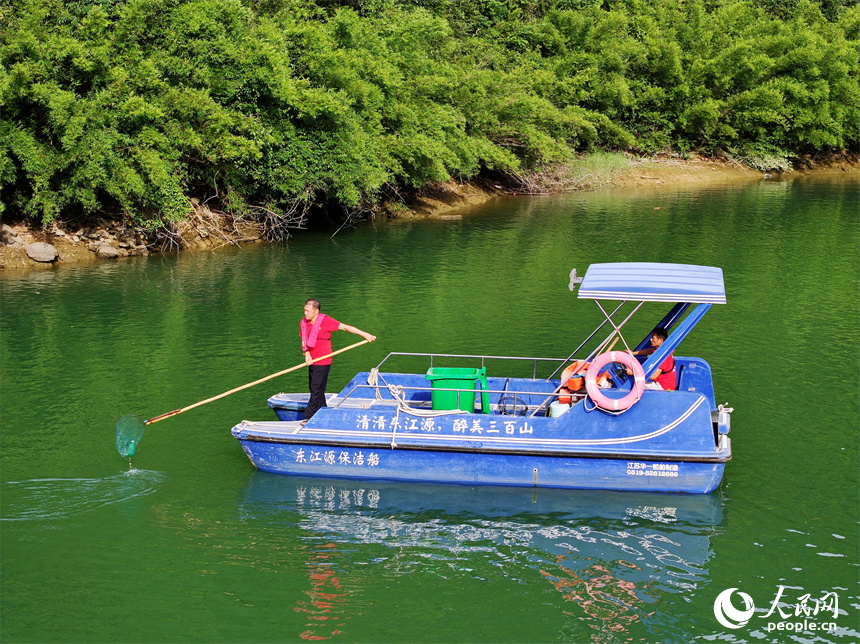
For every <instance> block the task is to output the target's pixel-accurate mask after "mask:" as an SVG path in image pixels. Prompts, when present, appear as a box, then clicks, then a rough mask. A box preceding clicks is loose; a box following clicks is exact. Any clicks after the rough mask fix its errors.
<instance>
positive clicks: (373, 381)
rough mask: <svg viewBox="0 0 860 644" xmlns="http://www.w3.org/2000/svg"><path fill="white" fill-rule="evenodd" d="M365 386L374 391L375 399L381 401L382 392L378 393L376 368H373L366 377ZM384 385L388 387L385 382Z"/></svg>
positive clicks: (377, 372)
mask: <svg viewBox="0 0 860 644" xmlns="http://www.w3.org/2000/svg"><path fill="white" fill-rule="evenodd" d="M383 382H385V381H384V380H383ZM367 384H368V385H370V386H371V387H373V388H374V389H376V399H377V400H382V392H381V391H379V369H377V368H376V367H373V368H372V369H371V370H370V373H369V374H368V375H367ZM385 384H386V386H387V385H388V383H387V382H386V383H385Z"/></svg>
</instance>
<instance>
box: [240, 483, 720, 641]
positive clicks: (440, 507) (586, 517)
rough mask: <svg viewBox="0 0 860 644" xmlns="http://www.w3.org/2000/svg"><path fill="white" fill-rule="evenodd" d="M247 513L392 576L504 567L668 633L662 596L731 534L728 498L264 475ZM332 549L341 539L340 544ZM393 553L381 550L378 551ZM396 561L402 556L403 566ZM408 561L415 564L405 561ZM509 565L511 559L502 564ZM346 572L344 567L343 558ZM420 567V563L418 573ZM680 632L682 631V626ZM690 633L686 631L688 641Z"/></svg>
mask: <svg viewBox="0 0 860 644" xmlns="http://www.w3.org/2000/svg"><path fill="white" fill-rule="evenodd" d="M241 513H242V516H243V518H244V519H245V520H248V521H264V522H267V523H271V522H275V523H280V522H284V523H290V524H294V523H295V522H296V518H297V516H298V518H299V524H300V525H301V526H302V527H303V528H304V529H305V530H306V538H307V539H308V540H309V542H310V543H312V544H316V546H317V547H318V548H323V547H331V548H332V549H335V548H339V549H343V547H344V545H346V546H347V548H348V549H350V550H351V551H352V552H354V553H357V554H353V555H351V556H352V558H353V559H356V558H358V560H357V561H356V563H363V562H361V561H360V559H361V557H362V556H365V555H362V554H361V552H362V549H364V548H365V547H367V548H370V551H369V552H368V551H365V552H366V556H367V557H368V559H369V560H371V559H372V560H373V561H375V562H380V561H383V560H384V561H386V563H385V564H380V565H381V566H382V567H383V568H384V569H385V572H382V573H380V574H388V575H393V576H396V575H400V574H408V572H406V573H404V572H402V571H403V570H404V569H407V568H408V569H409V570H412V571H414V566H415V565H416V564H415V561H416V558H417V557H420V561H421V562H422V563H421V564H420V565H424V566H429V565H433V563H436V564H437V565H443V564H446V563H447V564H450V565H452V566H455V567H456V568H458V569H462V568H463V566H464V565H465V566H466V567H467V568H469V569H473V568H481V562H480V561H475V559H478V560H485V561H487V562H490V563H489V564H488V565H490V566H498V565H501V566H502V567H503V568H504V571H503V574H504V576H505V578H506V579H512V578H513V579H517V578H519V579H522V578H528V579H530V580H533V579H534V576H535V575H540V576H541V577H542V578H544V579H546V580H547V581H548V582H549V583H551V584H552V585H553V586H555V587H556V588H557V589H558V590H559V592H561V593H562V595H563V597H565V598H566V599H568V600H569V601H571V602H574V603H575V604H576V605H577V606H578V607H579V611H580V612H581V615H580V617H581V618H582V619H583V620H586V621H587V623H588V624H589V626H590V627H592V628H595V629H600V630H604V629H606V628H609V629H610V630H619V629H621V630H627V626H628V625H630V624H632V623H633V622H642V623H643V624H644V627H645V628H647V629H648V630H653V629H658V630H660V632H661V635H662V636H663V637H667V638H668V640H672V639H673V638H672V637H671V636H670V634H671V633H672V632H673V631H677V629H678V628H681V627H680V626H678V625H676V624H674V621H673V620H675V619H676V617H674V616H673V615H675V614H676V613H672V612H671V611H667V613H666V614H663V613H661V601H662V600H663V599H666V598H668V599H670V600H671V601H673V602H674V601H675V600H673V599H671V598H670V596H674V595H688V594H689V593H690V592H695V590H696V589H699V588H702V587H703V586H704V585H705V584H706V583H707V579H708V569H707V564H708V561H709V560H710V558H711V556H712V549H711V537H713V536H714V535H716V534H719V533H720V532H721V531H722V529H723V508H722V500H721V498H720V496H719V495H695V496H693V495H675V494H658V493H633V492H613V491H590V490H560V489H533V490H528V489H518V488H497V487H489V486H477V487H467V486H457V485H434V484H420V483H415V484H402V483H394V482H389V481H350V480H345V479H322V478H316V477H311V478H301V477H281V476H274V475H271V474H268V473H264V472H255V473H254V474H253V475H252V476H251V479H250V481H249V483H248V485H247V486H246V488H245V489H244V491H243V494H242V500H241ZM332 544H334V545H332ZM380 546H386V547H388V548H391V549H392V552H391V554H390V556H388V557H381V558H380V553H379V549H378V548H379V547H380ZM394 559H398V561H397V562H394V561H393V560H394ZM406 561H408V562H409V563H408V566H403V565H402V564H403V563H404V562H406ZM499 562H503V563H501V564H500V563H499ZM339 565H340V567H341V569H343V568H344V563H343V562H340V564H339ZM410 566H411V568H410ZM677 634H678V635H679V636H680V635H681V633H677ZM681 639H683V637H681Z"/></svg>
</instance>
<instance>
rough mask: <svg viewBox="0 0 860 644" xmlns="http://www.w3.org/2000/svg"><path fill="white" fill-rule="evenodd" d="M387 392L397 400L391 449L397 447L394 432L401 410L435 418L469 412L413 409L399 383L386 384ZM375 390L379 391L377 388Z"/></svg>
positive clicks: (412, 414)
mask: <svg viewBox="0 0 860 644" xmlns="http://www.w3.org/2000/svg"><path fill="white" fill-rule="evenodd" d="M387 386H388V392H389V393H390V394H391V396H392V398H394V400H396V401H397V413H396V414H395V415H394V423H393V424H392V426H391V449H395V448H396V447H397V443H396V442H395V440H394V438H395V434H396V433H397V428H398V427H399V426H400V412H401V411H402V412H403V413H404V414H409V415H410V416H418V417H419V418H437V417H439V416H449V415H451V414H468V413H469V412H467V411H463V410H462V409H451V410H447V409H415V408H414V407H410V406H409V403H407V402H406V397H405V393H404V391H405V390H404V389H403V387H402V386H400V385H387ZM377 391H379V390H378V389H377Z"/></svg>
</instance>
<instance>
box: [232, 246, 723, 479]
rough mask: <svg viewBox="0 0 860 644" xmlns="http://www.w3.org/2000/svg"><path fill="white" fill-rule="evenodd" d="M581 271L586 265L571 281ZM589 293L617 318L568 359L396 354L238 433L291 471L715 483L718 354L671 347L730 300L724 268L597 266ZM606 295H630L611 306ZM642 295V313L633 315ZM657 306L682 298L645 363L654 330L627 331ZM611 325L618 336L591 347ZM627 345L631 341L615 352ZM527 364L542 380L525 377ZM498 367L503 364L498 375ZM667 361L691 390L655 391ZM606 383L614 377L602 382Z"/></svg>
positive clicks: (256, 459)
mask: <svg viewBox="0 0 860 644" xmlns="http://www.w3.org/2000/svg"><path fill="white" fill-rule="evenodd" d="M577 279H578V278H574V277H573V274H572V276H571V289H573V288H574V286H575V284H574V283H575V282H576V280H577ZM579 297H580V298H587V299H592V300H594V301H595V302H596V303H597V305H598V306H599V307H600V309H601V311H602V312H603V314H604V316H605V320H604V321H603V323H602V324H601V325H600V326H598V328H597V329H595V331H594V332H593V333H592V334H591V335H590V336H589V337H588V338H586V340H585V341H584V342H583V343H582V344H581V345H580V347H578V348H577V349H576V350H574V352H573V353H572V354H571V355H570V356H569V357H568V358H504V357H500V356H456V355H450V354H449V355H429V354H401V353H394V354H389V356H388V357H387V358H386V359H385V360H383V361H382V363H380V364H379V365H377V367H376V368H375V369H373V370H371V371H370V372H361V373H359V374H358V375H357V376H356V377H355V378H353V380H352V381H351V382H350V383H348V384H347V385H346V387H344V389H343V390H342V391H341V392H340V393H338V394H337V395H336V396H332V397H331V398H330V399H329V401H328V407H324V408H323V409H321V410H320V411H319V412H317V414H316V415H315V416H314V417H313V418H311V419H310V421H309V422H308V423H307V424H306V425H303V424H302V423H301V422H300V420H301V417H302V414H303V411H304V408H305V406H306V401H307V396H306V395H300V394H279V395H277V396H273V397H272V398H270V400H269V404H270V406H271V407H272V408H273V409H274V410H275V412H276V413H277V415H278V417H279V419H280V421H279V422H250V421H243V422H242V423H240V424H239V425H236V426H235V427H234V428H233V435H234V436H235V437H236V438H237V439H238V440H239V442H240V443H241V445H242V447H243V449H244V450H245V452H246V453H247V454H248V457H249V458H250V459H251V462H252V463H253V464H254V465H255V466H256V467H257V468H259V469H261V470H264V471H269V472H276V473H280V474H291V475H299V476H326V477H345V478H356V479H364V478H373V479H391V480H408V481H426V482H438V483H461V484H466V485H471V484H483V485H510V486H528V487H533V486H534V487H560V488H579V489H602V490H605V489H616V490H643V491H654V492H694V493H705V492H710V491H712V490H714V489H715V488H716V487H717V486H718V485H719V483H720V481H721V480H722V476H723V470H724V468H725V464H726V462H727V461H728V460H729V459H731V442H730V440H729V437H728V431H729V424H730V421H729V411H730V410H728V409H725V408H724V407H723V406H720V407H719V408H718V407H717V406H716V401H715V398H714V388H713V380H712V377H711V369H710V366H709V365H708V363H707V362H706V361H704V360H702V359H701V358H684V357H677V358H671V356H672V354H673V352H674V350H675V349H676V348H677V347H678V345H679V344H680V343H681V341H682V340H683V339H684V338H685V337H686V336H687V334H688V333H689V332H690V331H691V330H692V329H693V327H695V325H696V324H697V323H698V322H699V321H700V320H701V319H702V317H703V316H704V315H705V314H706V313H707V311H708V310H709V309H710V307H711V306H712V305H713V304H715V303H724V302H725V289H724V286H723V275H722V271H721V270H720V269H719V268H713V267H707V266H687V265H679V264H636V263H623V264H595V265H592V266H591V267H590V268H589V269H588V272H587V273H586V275H585V278H584V281H582V285H581V287H580V291H579ZM602 300H615V301H619V300H620V301H621V304H620V305H618V307H617V308H615V310H614V311H612V312H607V311H606V310H604V308H603V306H602V305H601V301H602ZM628 302H633V303H634V306H635V308H633V311H632V312H631V313H629V315H627V317H626V318H625V319H623V320H622V319H621V317H622V315H624V314H625V313H626V312H625V313H622V312H621V311H622V308H623V307H624V306H625V305H626V304H627V303H628ZM645 302H663V303H672V305H673V306H672V307H671V308H670V309H669V311H668V312H666V311H665V310H664V311H663V312H662V313H661V316H662V317H656V318H655V321H656V322H657V323H656V325H655V326H657V327H661V328H664V329H666V330H668V337H667V338H666V339H665V341H664V342H663V343H662V345H660V346H659V347H656V348H655V350H654V351H653V353H652V354H651V355H649V356H648V357H647V358H645V359H644V362H643V364H641V365H640V364H639V362H638V361H637V360H636V359H634V357H633V355H632V353H631V352H632V351H637V350H648V347H650V346H651V345H650V340H651V333H650V331H649V333H648V335H647V336H646V337H645V338H644V339H643V340H642V341H641V342H639V344H638V345H635V344H633V343H630V344H629V345H628V343H627V340H625V339H624V337H623V336H622V334H621V328H622V327H623V326H624V325H625V324H626V322H627V321H628V320H629V319H630V318H631V317H632V316H633V314H634V313H636V312H637V311H638V310H639V308H640V307H641V306H642V305H643V303H645ZM607 324H609V328H610V329H611V331H609V333H608V335H607V337H605V339H603V340H602V341H601V342H599V343H598V344H597V346H596V347H594V348H593V349H592V350H591V351H590V352H589V353H587V354H585V353H583V354H581V355H578V352H579V351H580V350H581V349H583V347H585V346H586V344H587V343H588V342H590V341H591V338H593V337H595V335H596V334H597V333H598V331H599V330H600V329H601V327H603V326H605V325H607ZM650 328H652V327H649V329H650ZM619 340H623V341H624V342H623V346H624V347H625V349H628V350H625V351H612V348H613V347H614V345H615V343H616V342H617V341H619ZM428 355H429V360H430V369H429V370H427V371H426V373H402V372H394V371H384V370H383V369H382V366H383V364H384V363H386V362H387V361H388V360H389V359H391V358H395V357H396V358H398V359H402V358H403V357H404V356H423V357H424V359H426V358H427V357H428ZM434 358H435V359H436V361H437V362H436V364H437V365H438V364H439V363H440V362H442V361H445V362H448V364H450V361H457V360H461V359H470V360H472V361H473V362H474V361H475V360H478V359H479V360H480V367H479V368H471V367H453V366H451V367H438V366H437V367H435V368H434V366H433V365H434V363H433V360H434ZM517 361H519V362H517ZM522 361H526V363H527V364H528V365H529V368H530V370H531V371H532V377H531V378H528V377H521V374H520V375H519V376H518V375H517V367H516V365H522ZM488 363H489V364H492V365H498V366H497V367H496V366H494V367H490V368H489V369H490V372H489V373H488V371H487V370H488V367H487V366H486V364H488ZM568 363H571V365H570V367H568V369H565V370H564V371H563V372H562V375H561V377H560V378H557V377H555V375H556V374H557V373H558V372H559V371H561V370H562V368H563V367H564V366H565V365H566V364H568ZM670 363H671V365H672V366H671V368H669V367H667V366H666V365H668V364H670ZM547 364H548V365H550V367H555V368H556V370H555V372H554V373H553V374H550V375H549V376H548V377H546V378H538V377H537V375H536V374H537V370H538V365H547ZM532 365H533V368H532ZM386 367H387V365H386ZM661 367H662V369H665V370H667V372H675V375H676V376H677V390H674V391H664V390H662V389H661V390H659V391H654V390H648V389H646V388H645V381H646V379H647V378H649V377H650V376H651V375H654V376H655V377H656V376H657V375H658V373H656V372H657V371H658V370H660V369H661ZM628 369H629V370H630V371H631V372H632V374H633V376H632V377H630V376H628V375H627V370H628ZM607 375H608V378H607ZM601 382H602V383H603V384H606V385H608V386H607V387H606V388H601V387H600V386H598V385H599V384H600V383H601ZM667 386H669V387H671V386H672V385H670V384H667ZM476 397H477V398H478V399H479V401H478V403H477V404H476Z"/></svg>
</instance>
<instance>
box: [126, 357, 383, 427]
mask: <svg viewBox="0 0 860 644" xmlns="http://www.w3.org/2000/svg"><path fill="white" fill-rule="evenodd" d="M367 342H368V340H362V341H361V342H356V343H355V344H351V345H349V346H348V347H344V348H343V349H338V350H337V351H332V352H331V353H328V354H326V355H324V356H320V357H319V358H314V359H313V360H312V361H311V364H313V363H314V362H319V361H320V360H325V359H326V358H331V357H332V356H336V355H338V354H339V353H343V352H344V351H349V350H350V349H355V348H356V347H358V346H361V345H362V344H367ZM305 366H307V363H305V362H302V363H301V364H297V365H296V366H295V367H290V368H289V369H284V370H283V371H279V372H277V373H273V374H271V375H269V376H266V377H265V378H260V379H259V380H255V381H254V382H249V383H248V384H246V385H242V386H241V387H236V388H235V389H231V390H230V391H225V392H224V393H223V394H218V395H217V396H212V397H211V398H207V399H206V400H201V401H200V402H196V403H194V404H193V405H188V406H187V407H182V408H181V409H174V410H173V411H169V412H167V413H166V414H161V415H159V416H153V417H152V418H150V419H149V420H145V421H143V424H144V425H151V424H152V423H157V422H158V421H160V420H164V419H165V418H170V417H171V416H176V415H177V414H181V413H182V412H185V411H188V410H189V409H194V408H195V407H200V406H201V405H205V404H207V403H211V402H214V401H216V400H220V399H221V398H225V397H226V396H229V395H230V394H235V393H236V392H237V391H242V390H243V389H248V388H249V387H253V386H254V385H259V384H260V383H261V382H266V381H267V380H271V379H272V378H277V377H278V376H283V375H284V374H287V373H290V372H291V371H295V370H297V369H301V368H302V367H305Z"/></svg>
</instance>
